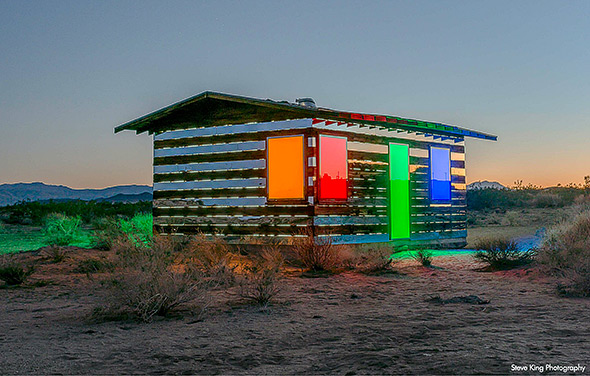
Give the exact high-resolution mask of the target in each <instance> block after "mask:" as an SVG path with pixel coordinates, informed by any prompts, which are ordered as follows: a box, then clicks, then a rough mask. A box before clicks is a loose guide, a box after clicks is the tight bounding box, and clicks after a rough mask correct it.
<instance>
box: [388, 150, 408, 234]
mask: <svg viewBox="0 0 590 376" xmlns="http://www.w3.org/2000/svg"><path fill="white" fill-rule="evenodd" d="M389 226H390V228H389V234H390V237H391V239H405V238H409V237H410V165H409V147H408V145H400V144H389Z"/></svg>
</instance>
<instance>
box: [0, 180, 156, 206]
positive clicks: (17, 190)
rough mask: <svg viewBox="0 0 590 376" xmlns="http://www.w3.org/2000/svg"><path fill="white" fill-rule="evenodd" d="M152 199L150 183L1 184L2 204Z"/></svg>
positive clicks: (0, 197)
mask: <svg viewBox="0 0 590 376" xmlns="http://www.w3.org/2000/svg"><path fill="white" fill-rule="evenodd" d="M151 199H152V187H151V186H149V185H117V186H114V187H109V188H103V189H74V188H70V187H66V186H64V185H49V184H44V183H15V184H0V206H6V205H12V204H15V203H17V202H19V201H47V200H85V201H90V200H97V201H111V202H137V201H143V200H151Z"/></svg>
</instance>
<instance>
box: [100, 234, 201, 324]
mask: <svg viewBox="0 0 590 376" xmlns="http://www.w3.org/2000/svg"><path fill="white" fill-rule="evenodd" d="M116 252H117V255H118V258H117V260H116V262H115V265H114V268H113V271H112V272H111V278H109V279H107V280H106V281H103V286H105V287H106V292H107V301H108V305H107V306H106V307H105V308H104V309H105V311H108V312H111V313H116V312H122V313H126V314H130V315H132V316H134V317H137V318H139V319H140V320H142V321H146V322H147V321H151V320H152V318H153V317H154V316H156V315H158V316H166V315H168V314H169V313H170V312H171V311H172V310H174V309H175V308H177V307H178V306H179V305H181V304H184V303H187V302H194V303H195V306H196V307H197V308H198V309H199V310H202V309H204V308H205V307H206V306H207V298H208V290H209V288H210V287H211V284H212V281H211V280H209V279H207V278H204V276H203V273H202V271H201V270H199V269H198V268H197V267H195V265H191V264H179V263H177V262H176V261H178V260H177V258H178V255H177V254H175V253H174V247H173V243H172V241H171V240H170V239H169V238H167V237H156V238H155V239H154V241H153V242H152V243H151V246H150V247H145V246H143V245H140V244H136V243H134V242H133V241H132V240H130V239H126V240H121V241H120V242H119V243H117V245H116Z"/></svg>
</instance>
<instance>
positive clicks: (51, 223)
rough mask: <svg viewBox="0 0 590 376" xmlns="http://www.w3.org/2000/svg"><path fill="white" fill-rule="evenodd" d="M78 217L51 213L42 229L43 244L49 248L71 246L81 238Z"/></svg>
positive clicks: (80, 221)
mask: <svg viewBox="0 0 590 376" xmlns="http://www.w3.org/2000/svg"><path fill="white" fill-rule="evenodd" d="M81 224H82V220H81V219H80V217H68V216H66V215H64V214H61V213H53V214H50V215H49V216H47V218H46V219H45V226H44V229H43V232H44V236H45V243H46V244H47V245H49V246H67V245H72V244H74V243H76V242H78V241H80V239H81V238H82V231H81V229H80V225H81Z"/></svg>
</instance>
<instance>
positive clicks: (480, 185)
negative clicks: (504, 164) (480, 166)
mask: <svg viewBox="0 0 590 376" xmlns="http://www.w3.org/2000/svg"><path fill="white" fill-rule="evenodd" d="M490 188H491V189H509V188H508V187H505V186H503V185H502V184H500V183H498V182H497V181H487V180H482V181H475V182H473V183H471V184H468V185H467V190H473V189H490Z"/></svg>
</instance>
